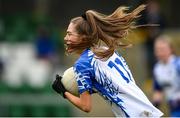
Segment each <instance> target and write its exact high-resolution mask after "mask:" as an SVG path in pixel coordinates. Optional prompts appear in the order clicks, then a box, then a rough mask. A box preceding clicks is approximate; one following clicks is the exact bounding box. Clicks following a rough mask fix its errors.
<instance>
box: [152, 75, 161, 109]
mask: <svg viewBox="0 0 180 118" xmlns="http://www.w3.org/2000/svg"><path fill="white" fill-rule="evenodd" d="M153 89H154V92H153V104H154V106H156V107H159V106H160V104H161V102H162V100H163V92H162V89H163V88H162V87H161V86H160V85H159V83H158V82H157V80H156V79H155V78H154V81H153Z"/></svg>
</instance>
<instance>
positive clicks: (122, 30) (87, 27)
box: [52, 5, 162, 117]
mask: <svg viewBox="0 0 180 118" xmlns="http://www.w3.org/2000/svg"><path fill="white" fill-rule="evenodd" d="M144 8H145V5H140V6H139V7H137V8H136V9H135V10H133V11H132V12H130V13H126V12H127V10H128V8H127V7H119V8H118V9H117V10H115V11H114V12H113V13H112V14H110V15H105V14H102V13H99V12H96V11H94V10H88V11H86V12H85V14H83V15H82V16H80V17H75V18H73V19H72V20H71V21H70V24H69V26H68V28H67V34H66V36H65V38H64V40H65V44H66V46H67V47H66V51H67V52H68V53H76V54H78V55H79V59H78V60H77V61H76V62H75V64H74V66H73V68H74V71H75V74H76V80H77V84H78V88H79V94H80V96H79V97H77V96H74V95H72V94H71V93H69V92H67V91H66V90H65V88H64V86H63V85H62V83H61V77H60V76H57V77H56V80H55V81H54V83H53V85H52V87H53V89H54V90H55V91H56V92H58V93H60V94H63V96H64V98H66V99H68V100H69V101H70V102H71V103H72V104H74V105H75V106H77V107H78V108H79V109H81V110H83V111H85V112H89V111H90V110H91V102H92V101H91V94H92V93H93V91H94V90H96V91H97V92H98V93H99V94H100V95H101V96H102V97H103V98H104V99H105V100H106V101H107V102H108V103H110V106H111V107H112V111H113V112H114V114H115V116H118V117H119V116H122V117H138V116H146V117H147V116H149V117H160V116H162V113H161V111H159V110H158V109H157V108H155V107H154V106H153V105H152V104H151V102H150V101H149V100H148V98H147V97H146V96H145V95H144V93H143V92H142V91H141V90H140V89H139V88H138V86H137V85H136V83H135V81H134V78H133V76H132V74H131V71H130V70H129V68H128V65H127V63H126V62H125V60H124V58H123V57H122V56H121V55H120V54H118V52H117V49H118V48H119V47H121V46H122V47H123V46H128V45H124V44H123V43H122V39H124V38H125V37H126V36H127V34H128V31H129V30H130V29H132V28H135V26H134V21H135V19H136V18H138V17H139V13H140V12H141V11H142V10H144Z"/></svg>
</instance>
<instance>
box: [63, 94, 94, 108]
mask: <svg viewBox="0 0 180 118" xmlns="http://www.w3.org/2000/svg"><path fill="white" fill-rule="evenodd" d="M65 96H66V98H67V99H68V100H69V101H70V102H71V103H72V104H74V105H75V106H76V107H78V108H79V109H81V110H82V111H85V112H90V111H91V104H92V103H91V101H92V100H91V95H90V93H89V92H88V91H85V92H83V93H82V94H80V97H77V96H74V95H72V94H71V93H69V92H65Z"/></svg>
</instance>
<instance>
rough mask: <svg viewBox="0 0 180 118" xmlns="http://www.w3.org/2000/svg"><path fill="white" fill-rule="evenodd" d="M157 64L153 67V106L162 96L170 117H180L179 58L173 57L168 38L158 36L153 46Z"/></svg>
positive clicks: (158, 102) (173, 53) (157, 104)
mask: <svg viewBox="0 0 180 118" xmlns="http://www.w3.org/2000/svg"><path fill="white" fill-rule="evenodd" d="M154 50H155V56H156V57H157V60H158V62H157V63H156V65H155V67H154V93H153V94H154V95H153V101H154V104H155V105H156V106H157V107H158V106H159V105H160V103H161V102H162V100H163V95H165V98H166V100H167V102H168V105H169V107H170V115H171V116H172V117H180V57H178V56H176V55H175V52H174V49H173V46H172V43H171V40H170V37H168V36H165V35H163V36H160V37H158V38H157V40H156V41H155V45H154Z"/></svg>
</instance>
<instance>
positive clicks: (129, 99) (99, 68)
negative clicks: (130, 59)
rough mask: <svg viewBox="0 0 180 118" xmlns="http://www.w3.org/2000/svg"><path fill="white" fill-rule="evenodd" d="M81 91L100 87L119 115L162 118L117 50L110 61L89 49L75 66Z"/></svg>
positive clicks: (100, 92) (115, 112)
mask: <svg viewBox="0 0 180 118" xmlns="http://www.w3.org/2000/svg"><path fill="white" fill-rule="evenodd" d="M74 70H75V72H76V79H77V83H78V87H79V93H80V94H81V93H83V92H84V91H89V92H90V93H92V90H93V89H96V90H97V91H98V93H99V94H100V95H101V96H103V98H104V99H105V100H106V101H107V102H108V103H110V105H111V107H112V110H113V112H114V114H115V115H116V116H124V117H140V116H142V117H145V116H150V117H160V116H162V115H163V113H162V112H161V111H159V110H158V109H157V108H155V107H154V106H153V105H152V104H151V102H150V101H149V100H148V99H147V97H146V96H145V95H144V93H143V92H142V91H141V90H140V89H139V88H138V86H137V85H136V83H135V81H134V78H133V76H132V74H131V72H130V70H129V68H128V65H127V64H126V62H125V60H124V59H123V57H122V56H120V55H118V54H117V53H114V54H113V55H112V56H111V57H110V58H109V59H108V60H106V61H102V60H100V59H97V58H95V56H94V54H93V52H92V51H91V50H89V49H87V50H85V51H84V52H83V53H82V54H81V56H80V58H79V59H78V60H77V61H76V63H75V65H74Z"/></svg>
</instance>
